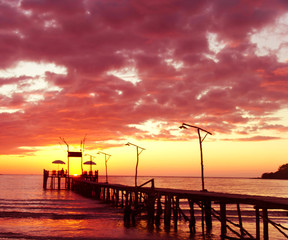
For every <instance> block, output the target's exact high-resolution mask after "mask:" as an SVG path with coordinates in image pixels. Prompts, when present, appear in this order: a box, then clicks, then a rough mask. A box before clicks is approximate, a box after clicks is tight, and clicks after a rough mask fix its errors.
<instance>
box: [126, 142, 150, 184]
mask: <svg viewBox="0 0 288 240" xmlns="http://www.w3.org/2000/svg"><path fill="white" fill-rule="evenodd" d="M130 145H132V146H134V147H136V151H137V162H136V170H135V187H137V172H138V163H139V155H140V154H141V153H142V152H143V150H146V149H145V148H142V147H139V146H137V145H136V144H133V143H130V142H128V143H126V146H130ZM139 149H140V150H139Z"/></svg>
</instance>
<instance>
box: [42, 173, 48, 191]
mask: <svg viewBox="0 0 288 240" xmlns="http://www.w3.org/2000/svg"><path fill="white" fill-rule="evenodd" d="M48 176H49V171H47V170H45V169H44V170H43V189H44V190H46V189H47V181H48Z"/></svg>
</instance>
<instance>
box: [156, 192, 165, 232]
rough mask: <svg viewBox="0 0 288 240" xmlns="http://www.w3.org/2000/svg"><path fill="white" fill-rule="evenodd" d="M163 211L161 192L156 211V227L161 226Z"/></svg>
mask: <svg viewBox="0 0 288 240" xmlns="http://www.w3.org/2000/svg"><path fill="white" fill-rule="evenodd" d="M162 213H163V210H162V206H161V195H160V194H159V195H158V197H157V212H156V218H155V225H156V227H159V226H160V219H161V215H162Z"/></svg>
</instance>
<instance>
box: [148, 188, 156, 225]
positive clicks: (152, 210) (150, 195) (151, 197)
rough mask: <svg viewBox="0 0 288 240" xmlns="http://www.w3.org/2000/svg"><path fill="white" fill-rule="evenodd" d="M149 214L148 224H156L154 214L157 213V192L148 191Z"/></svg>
mask: <svg viewBox="0 0 288 240" xmlns="http://www.w3.org/2000/svg"><path fill="white" fill-rule="evenodd" d="M146 208H147V215H148V225H149V226H153V224H154V214H155V194H154V193H148V196H147V201H146Z"/></svg>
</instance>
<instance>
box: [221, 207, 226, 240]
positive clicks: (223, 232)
mask: <svg viewBox="0 0 288 240" xmlns="http://www.w3.org/2000/svg"><path fill="white" fill-rule="evenodd" d="M220 217H221V239H225V237H226V233H227V229H226V228H227V226H226V204H225V203H220Z"/></svg>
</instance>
